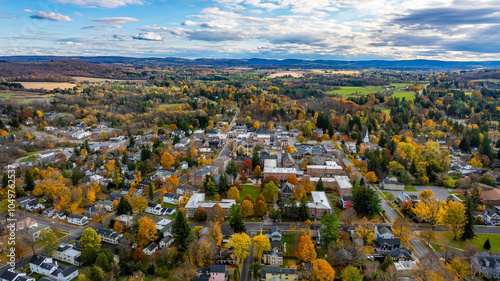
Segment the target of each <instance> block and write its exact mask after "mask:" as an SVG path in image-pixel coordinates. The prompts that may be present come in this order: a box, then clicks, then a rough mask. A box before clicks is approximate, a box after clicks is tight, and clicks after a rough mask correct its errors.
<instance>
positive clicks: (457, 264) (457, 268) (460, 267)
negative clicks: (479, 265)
mask: <svg viewBox="0 0 500 281" xmlns="http://www.w3.org/2000/svg"><path fill="white" fill-rule="evenodd" d="M449 269H450V270H451V271H452V272H453V273H455V275H456V276H457V277H458V278H459V279H460V280H464V279H465V278H466V277H468V276H469V275H470V265H469V263H467V262H466V261H465V260H463V259H461V258H454V259H452V260H451V262H450V265H449Z"/></svg>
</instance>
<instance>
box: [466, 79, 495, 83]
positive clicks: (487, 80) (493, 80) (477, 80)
mask: <svg viewBox="0 0 500 281" xmlns="http://www.w3.org/2000/svg"><path fill="white" fill-rule="evenodd" d="M470 81H473V82H483V81H484V82H500V79H476V80H470Z"/></svg>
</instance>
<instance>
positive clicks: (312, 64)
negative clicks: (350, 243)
mask: <svg viewBox="0 0 500 281" xmlns="http://www.w3.org/2000/svg"><path fill="white" fill-rule="evenodd" d="M61 60H64V61H71V60H75V61H83V62H89V63H97V64H118V65H130V64H133V65H137V64H146V65H185V66H210V67H238V66H243V67H264V68H278V67H280V68H282V67H290V68H298V67H300V68H306V69H307V68H329V69H366V68H375V69H395V70H451V69H474V68H481V67H485V68H497V67H500V61H468V62H462V61H439V60H394V61H387V60H368V61H341V60H300V59H283V60H277V59H262V58H251V59H210V58H200V59H185V58H174V57H167V58H160V57H150V58H134V57H115V56H99V57H86V56H3V57H1V56H0V63H5V62H21V63H33V62H36V63H40V62H50V61H61Z"/></svg>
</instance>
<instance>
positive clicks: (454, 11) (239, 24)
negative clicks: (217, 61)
mask: <svg viewBox="0 0 500 281" xmlns="http://www.w3.org/2000/svg"><path fill="white" fill-rule="evenodd" d="M0 38H1V39H0V55H86V56H87V55H88V56H94V55H117V56H136V57H149V56H160V57H167V56H174V57H186V58H198V57H210V58H252V57H260V58H280V59H281V58H299V59H340V60H365V59H440V60H499V59H500V1H499V0H166V1H163V0H0Z"/></svg>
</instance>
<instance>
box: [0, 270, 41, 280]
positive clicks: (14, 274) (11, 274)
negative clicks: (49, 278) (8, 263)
mask: <svg viewBox="0 0 500 281" xmlns="http://www.w3.org/2000/svg"><path fill="white" fill-rule="evenodd" d="M0 281H35V278H33V277H31V276H27V275H26V273H23V272H20V271H17V270H14V269H12V270H5V271H4V272H3V273H2V274H1V275H0Z"/></svg>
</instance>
